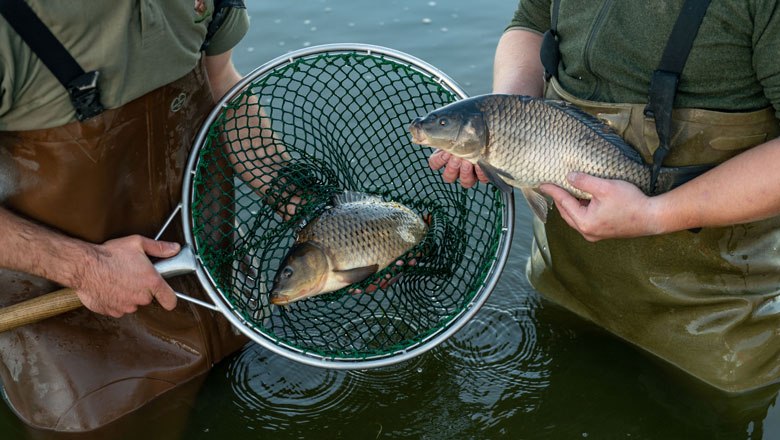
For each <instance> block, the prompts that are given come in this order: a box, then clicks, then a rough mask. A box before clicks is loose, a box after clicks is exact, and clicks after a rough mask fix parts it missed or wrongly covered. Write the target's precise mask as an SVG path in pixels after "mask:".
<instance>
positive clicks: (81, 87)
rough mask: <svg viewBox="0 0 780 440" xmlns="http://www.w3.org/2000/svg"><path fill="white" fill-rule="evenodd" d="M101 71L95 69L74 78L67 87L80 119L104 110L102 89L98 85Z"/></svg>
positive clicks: (82, 119) (85, 118) (77, 116)
mask: <svg viewBox="0 0 780 440" xmlns="http://www.w3.org/2000/svg"><path fill="white" fill-rule="evenodd" d="M99 76H100V72H98V71H97V70H93V71H91V72H86V73H84V74H82V75H79V76H77V77H75V78H73V79H72V80H71V81H70V82H68V84H67V86H66V89H67V90H68V94H69V95H70V102H71V103H72V104H73V108H75V109H76V118H78V120H79V121H84V120H87V119H89V118H91V117H93V116H97V115H99V114H100V113H102V112H103V105H102V104H101V103H100V89H98V87H97V83H98V77H99Z"/></svg>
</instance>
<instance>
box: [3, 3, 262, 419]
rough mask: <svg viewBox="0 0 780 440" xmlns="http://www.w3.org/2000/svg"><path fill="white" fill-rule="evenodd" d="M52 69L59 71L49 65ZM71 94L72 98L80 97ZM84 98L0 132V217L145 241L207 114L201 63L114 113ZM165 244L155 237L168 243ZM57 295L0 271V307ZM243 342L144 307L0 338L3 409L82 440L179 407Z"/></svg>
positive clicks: (71, 316) (177, 284)
mask: <svg viewBox="0 0 780 440" xmlns="http://www.w3.org/2000/svg"><path fill="white" fill-rule="evenodd" d="M20 3H23V2H20ZM36 18H37V17H36ZM8 21H9V22H13V20H10V19H9V20H8ZM39 23H40V22H39ZM40 25H41V26H43V25H42V23H41V24H40ZM34 33H36V34H39V35H40V34H43V31H40V30H38V31H36V32H34ZM31 47H35V44H32V45H31ZM47 47H48V49H47V50H51V46H47ZM60 48H61V46H60ZM63 50H64V49H63ZM54 52H56V53H57V54H58V56H59V57H60V59H63V58H70V59H71V60H72V58H71V57H70V55H69V54H67V53H64V54H63V53H62V52H59V49H57V50H54ZM39 56H41V57H47V59H50V58H49V56H48V55H45V53H44V54H39ZM65 64H69V63H65ZM74 64H75V62H73V64H69V65H71V66H72V65H74ZM75 65H76V66H77V67H78V65H77V64H75ZM52 66H53V67H52V68H53V69H54V70H57V72H58V74H59V73H61V72H62V71H60V70H58V69H59V67H57V66H60V64H56V63H55V64H52ZM78 69H79V70H80V67H78ZM58 74H57V75H55V76H57V77H58V78H60V77H61V75H58ZM87 75H92V76H90V77H94V78H95V79H96V78H97V74H96V73H94V72H92V73H90V74H87ZM77 76H81V74H79V75H77ZM93 83H94V84H93V85H95V84H96V81H95V82H93ZM73 88H74V89H76V91H77V92H80V93H82V95H81V96H83V93H84V90H78V87H77V86H74V87H73ZM88 93H89V96H90V98H89V99H81V100H79V99H74V100H73V101H72V102H74V105H76V106H78V105H80V104H79V103H80V102H86V104H87V106H86V107H84V108H81V109H78V110H77V114H78V115H79V116H78V119H79V121H77V122H73V123H70V124H67V125H64V126H61V127H56V128H51V129H43V130H30V131H21V132H0V146H2V147H3V149H5V150H6V152H7V156H9V157H10V158H11V163H12V164H13V166H14V167H15V170H14V171H15V172H14V174H15V176H16V177H17V184H18V191H17V192H16V193H14V194H13V195H12V196H11V197H10V198H9V199H7V200H6V202H5V206H6V207H7V208H8V209H9V210H12V211H13V212H15V213H17V214H19V215H22V216H25V217H28V218H31V219H34V220H35V221H38V222H41V223H43V224H46V225H48V226H50V227H52V228H56V229H58V230H60V231H63V232H64V233H66V234H68V235H70V236H73V237H77V238H80V239H83V240H87V241H91V242H95V243H101V242H103V241H105V240H108V239H111V238H116V237H120V236H124V235H128V234H135V233H138V234H143V235H147V236H153V235H154V234H155V233H156V232H157V231H158V230H159V229H160V227H161V226H162V225H163V223H164V222H165V220H166V218H167V217H168V215H169V214H170V213H171V212H172V210H173V208H174V207H175V206H176V204H177V203H178V202H179V200H180V194H179V193H180V191H181V179H182V170H183V168H184V166H185V161H186V158H187V153H188V152H189V150H190V147H191V145H192V141H193V139H194V137H195V135H196V134H197V130H198V129H199V126H200V123H201V122H202V121H203V119H204V118H205V117H206V115H207V114H208V112H209V111H210V110H211V109H212V108H213V105H214V102H213V98H212V96H211V91H210V86H209V82H208V78H207V76H206V71H205V68H204V66H203V63H200V64H199V65H198V66H196V67H195V69H194V70H193V71H192V72H191V73H189V74H187V75H186V76H184V77H182V78H180V79H178V80H176V81H174V82H173V83H171V84H169V85H167V86H164V87H161V88H159V89H157V90H154V91H152V92H150V93H148V94H146V95H144V96H142V97H140V98H137V99H135V100H133V101H131V102H129V103H128V104H126V105H123V106H122V107H120V108H116V109H103V108H102V106H100V102H99V95H98V94H97V89H96V88H92V89H91V91H88ZM71 96H73V93H71ZM167 230H168V231H180V230H181V229H180V228H179V227H169V228H168V229H167ZM176 233H178V232H174V233H172V234H171V235H170V236H167V237H164V238H165V239H168V240H173V241H179V240H180V239H181V237H179V236H176V235H174V234H176ZM168 282H169V283H170V284H171V287H172V288H173V289H174V290H176V291H180V292H187V293H188V294H191V295H193V296H195V297H199V298H205V295H203V294H202V292H201V290H200V285H199V283H198V281H197V280H196V278H195V277H194V276H183V277H176V278H173V279H171V280H169V281H168ZM57 287H58V286H54V285H53V284H52V283H50V282H48V281H46V280H43V279H40V278H36V277H32V276H29V275H26V274H21V273H16V272H11V271H7V270H0V292H2V295H0V306H4V305H7V304H14V303H17V302H19V301H21V300H25V299H29V298H33V297H35V296H38V295H40V294H42V293H47V292H50V291H52V290H56V288H57ZM246 341H247V339H246V338H245V337H244V336H240V335H238V334H237V332H235V330H234V329H233V328H232V327H231V326H230V324H229V323H228V322H227V320H225V319H224V318H223V316H222V315H221V314H219V313H216V312H213V311H211V310H209V309H206V308H204V307H199V306H196V305H193V304H191V303H189V302H185V301H180V302H179V304H178V305H177V307H176V309H175V310H173V311H171V312H167V311H165V310H164V309H162V308H161V307H159V306H158V305H156V304H153V305H150V306H147V307H142V308H140V309H139V310H138V312H136V313H134V314H131V315H126V316H124V317H122V318H120V319H114V318H111V317H107V316H103V315H98V314H95V313H92V312H90V311H88V310H86V309H84V308H82V309H79V310H76V311H73V312H69V313H67V314H65V315H62V316H60V317H56V318H51V319H48V320H44V321H42V322H39V323H36V324H32V325H28V326H24V327H20V328H17V329H15V330H11V331H8V332H4V333H2V334H0V361H1V362H0V377H1V378H2V383H3V386H4V393H5V398H6V400H7V401H8V403H9V405H10V406H11V408H12V409H13V410H14V411H15V412H16V414H17V415H18V416H19V417H20V418H21V419H22V420H23V421H24V422H25V423H27V424H28V425H30V426H32V427H34V428H40V429H50V430H56V431H69V432H79V431H89V430H94V429H97V428H102V427H105V426H106V425H107V424H108V423H109V422H112V421H115V420H116V419H119V418H120V417H122V416H124V415H126V414H128V413H130V412H132V411H134V410H136V409H138V408H139V407H141V406H143V405H145V404H146V403H148V402H150V401H151V400H152V399H154V398H155V397H157V396H160V395H161V394H163V393H166V392H167V391H169V390H172V389H174V388H177V387H178V388H181V389H187V391H186V392H187V393H188V395H187V396H182V397H183V398H188V397H189V398H191V397H192V395H194V393H195V392H197V389H196V387H195V389H192V390H190V389H189V388H191V387H180V386H181V385H183V384H185V383H190V384H191V383H197V382H198V381H197V380H196V379H199V378H202V376H203V375H204V373H206V372H207V371H208V370H209V369H210V368H211V366H212V365H213V364H214V363H216V362H217V361H219V360H221V359H223V358H224V357H225V356H226V355H228V354H230V353H232V352H234V351H236V350H237V349H239V348H240V347H241V346H243V345H244V344H245V342H246ZM182 416H186V415H182ZM166 420H168V419H167V417H166Z"/></svg>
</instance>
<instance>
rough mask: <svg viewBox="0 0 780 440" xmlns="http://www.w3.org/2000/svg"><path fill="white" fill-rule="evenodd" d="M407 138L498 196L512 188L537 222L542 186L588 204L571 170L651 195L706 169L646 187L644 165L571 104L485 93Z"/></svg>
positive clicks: (439, 114)
mask: <svg viewBox="0 0 780 440" xmlns="http://www.w3.org/2000/svg"><path fill="white" fill-rule="evenodd" d="M409 131H410V132H411V134H412V142H414V143H416V144H421V145H427V146H430V147H433V148H438V149H441V150H444V151H447V152H449V153H451V154H452V155H454V156H456V157H460V158H462V159H465V160H468V161H469V162H471V163H473V164H476V165H478V166H479V167H480V168H481V169H482V171H483V172H484V173H485V175H486V176H487V177H488V179H489V180H490V182H491V183H493V184H494V185H496V186H497V187H498V188H500V189H501V190H502V191H506V192H509V191H511V190H512V187H516V188H519V189H520V190H521V192H522V194H523V196H524V197H525V198H526V200H527V201H528V204H529V206H530V207H531V210H532V211H533V212H534V214H535V215H536V216H538V217H539V219H541V220H542V221H546V219H547V211H548V202H547V198H546V197H545V196H544V195H543V194H542V193H541V192H539V190H538V188H539V186H540V185H541V184H543V183H553V184H555V185H558V186H560V187H562V188H564V189H566V190H568V191H569V192H570V193H571V194H572V195H574V196H575V197H577V198H580V199H590V198H591V195H590V194H588V193H585V192H583V191H580V190H578V189H576V188H574V187H573V186H571V184H569V182H568V181H567V179H566V176H567V175H568V174H569V173H570V172H573V171H579V172H583V173H587V174H590V175H593V176H597V177H601V178H605V179H617V180H624V181H627V182H630V183H632V184H634V185H636V186H637V187H639V188H640V189H641V190H642V191H643V192H644V193H645V194H648V195H654V194H659V193H662V192H665V191H668V190H670V189H671V188H673V187H674V186H677V185H679V184H681V183H683V182H685V181H687V180H690V179H691V178H693V177H695V176H696V175H698V174H700V173H701V172H703V170H705V169H706V168H705V167H680V168H663V167H662V168H661V172H660V174H659V177H658V181H657V182H656V185H655V188H651V187H650V186H651V166H650V165H649V164H646V163H645V162H644V161H643V159H642V156H641V155H640V154H639V153H638V152H637V151H636V150H634V149H633V148H632V147H631V146H630V145H629V144H628V143H627V142H626V141H625V140H623V138H621V137H620V135H618V134H617V133H616V132H615V131H613V130H612V128H611V127H610V126H608V125H606V124H605V123H603V122H602V121H601V120H599V119H597V118H596V117H594V116H592V115H590V114H588V113H585V112H584V111H583V110H580V109H579V108H577V107H576V106H574V105H572V104H569V103H566V102H563V101H553V100H547V99H542V98H532V97H529V96H523V95H502V94H487V95H480V96H475V97H472V98H467V99H463V100H461V101H456V102H453V103H451V104H448V105H446V106H444V107H441V108H439V109H436V110H434V111H432V112H430V113H429V114H428V115H426V116H424V117H418V118H416V119H414V121H412V123H411V124H410V126H409ZM683 168H685V169H684V170H683Z"/></svg>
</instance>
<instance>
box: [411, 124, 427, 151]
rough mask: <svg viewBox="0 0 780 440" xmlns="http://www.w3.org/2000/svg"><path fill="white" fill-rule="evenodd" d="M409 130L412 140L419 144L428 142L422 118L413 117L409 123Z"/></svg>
mask: <svg viewBox="0 0 780 440" xmlns="http://www.w3.org/2000/svg"><path fill="white" fill-rule="evenodd" d="M409 132H410V133H412V142H414V143H415V144H419V145H425V144H427V143H428V135H426V134H425V131H424V130H423V128H422V119H421V118H415V120H414V121H412V123H411V124H409Z"/></svg>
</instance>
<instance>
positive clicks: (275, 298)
mask: <svg viewBox="0 0 780 440" xmlns="http://www.w3.org/2000/svg"><path fill="white" fill-rule="evenodd" d="M318 293H320V292H319V289H305V290H299V291H292V290H272V291H271V298H270V302H271V304H273V305H275V306H286V305H287V304H292V303H294V302H296V301H298V300H302V299H304V298H309V297H312V296H315V295H317V294H318Z"/></svg>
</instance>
